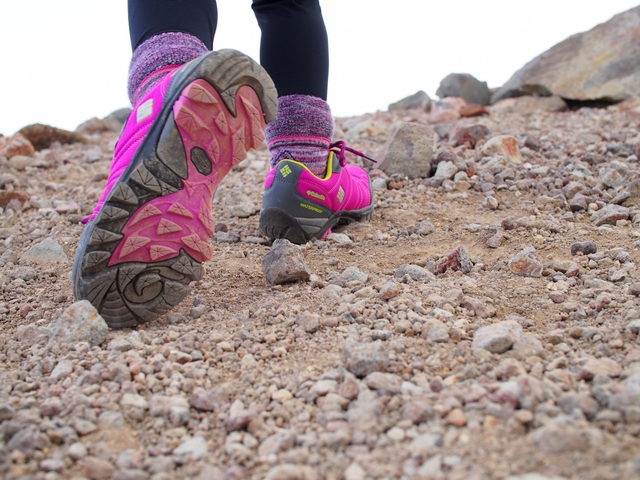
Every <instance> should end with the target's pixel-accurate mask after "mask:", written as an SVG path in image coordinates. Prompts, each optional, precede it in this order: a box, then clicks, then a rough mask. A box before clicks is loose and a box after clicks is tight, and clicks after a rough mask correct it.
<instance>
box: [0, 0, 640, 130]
mask: <svg viewBox="0 0 640 480" xmlns="http://www.w3.org/2000/svg"><path fill="white" fill-rule="evenodd" d="M636 5H638V0H606V1H603V0H536V1H533V2H531V1H525V0H484V1H479V0H447V1H436V0H321V6H322V9H323V12H324V19H325V23H326V25H327V30H328V32H329V43H330V58H331V60H330V61H331V68H330V76H329V99H328V100H329V104H330V105H331V107H332V110H333V113H334V115H336V116H351V115H357V114H362V113H366V112H374V111H376V110H384V109H386V107H387V105H388V104H389V103H392V102H394V101H397V100H399V99H401V98H403V97H405V96H407V95H410V94H412V93H415V92H416V91H418V90H424V91H426V92H427V93H428V94H429V95H431V96H432V97H435V91H436V90H437V88H438V85H439V83H440V80H442V79H443V78H444V77H445V76H446V75H448V74H449V73H452V72H457V73H471V74H472V75H474V76H475V77H476V78H478V79H480V80H484V81H487V82H488V84H489V86H490V87H498V86H501V85H502V84H503V83H504V82H506V81H507V80H508V79H509V77H510V76H511V75H512V74H513V73H514V72H515V71H516V70H518V69H519V68H520V67H522V66H523V65H524V64H525V63H526V62H528V61H529V60H531V59H532V58H534V57H535V56H537V55H539V54H540V53H542V52H544V51H545V50H547V49H548V48H550V47H551V46H553V45H554V44H556V43H558V42H560V41H562V40H564V39H565V38H566V37H568V36H569V35H571V34H574V33H577V32H581V31H586V30H589V29H590V28H592V27H593V26H595V25H597V24H598V23H602V22H605V21H607V20H609V19H610V18H611V17H612V16H613V15H615V14H616V13H620V12H623V11H625V10H628V9H629V8H632V7H634V6H636ZM218 10H219V22H218V32H217V35H216V39H215V42H214V48H215V49H220V48H235V49H237V50H241V51H243V52H245V53H247V54H249V55H251V56H252V57H254V58H256V59H257V58H258V56H259V54H258V52H259V42H260V31H259V29H258V27H257V23H256V21H255V18H254V16H253V11H252V10H251V1H250V0H219V1H218ZM0 19H1V22H0V45H1V46H2V56H1V57H0V62H1V64H2V69H1V70H0V133H3V134H5V135H9V134H12V133H14V132H15V131H17V130H18V129H20V128H21V127H23V126H25V125H28V124H31V123H36V122H40V123H45V124H49V125H53V126H56V127H61V128H66V129H71V130H73V129H75V127H76V126H77V125H79V124H80V123H82V122H83V121H85V120H87V119H89V118H91V117H94V116H98V117H103V116H105V115H107V114H109V113H110V112H112V111H113V110H115V109H117V108H120V107H124V106H128V99H127V95H126V81H127V68H128V64H129V59H130V57H131V49H130V43H129V34H128V25H127V11H126V0H0Z"/></svg>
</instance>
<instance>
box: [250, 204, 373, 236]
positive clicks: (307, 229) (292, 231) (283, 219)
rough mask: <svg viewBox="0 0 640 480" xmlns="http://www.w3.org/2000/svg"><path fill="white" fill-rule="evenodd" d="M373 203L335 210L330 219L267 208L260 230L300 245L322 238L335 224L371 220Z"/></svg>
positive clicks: (261, 214) (263, 212)
mask: <svg viewBox="0 0 640 480" xmlns="http://www.w3.org/2000/svg"><path fill="white" fill-rule="evenodd" d="M372 216H373V205H369V206H368V207H365V208H362V209H360V210H342V211H338V212H335V213H334V214H333V215H331V216H330V217H329V218H328V219H326V220H325V219H322V220H321V221H320V222H319V221H318V219H312V218H300V217H294V216H293V215H291V214H290V213H289V212H287V211H286V210H284V209H282V208H278V207H268V208H265V209H264V210H263V211H262V212H261V213H260V222H259V228H260V231H261V232H262V233H263V234H264V235H266V236H267V237H269V238H273V239H277V238H285V239H287V240H289V241H290V242H291V243H296V244H298V245H300V244H304V243H307V242H308V241H310V240H313V239H320V238H322V237H323V235H324V234H325V233H326V232H327V230H329V229H330V228H333V227H334V226H335V225H338V224H340V225H347V224H349V223H353V222H364V221H366V220H371V217H372Z"/></svg>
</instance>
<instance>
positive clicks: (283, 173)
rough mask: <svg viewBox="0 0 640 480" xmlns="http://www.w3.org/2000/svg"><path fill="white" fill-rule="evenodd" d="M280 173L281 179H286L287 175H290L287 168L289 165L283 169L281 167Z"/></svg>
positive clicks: (289, 170)
mask: <svg viewBox="0 0 640 480" xmlns="http://www.w3.org/2000/svg"><path fill="white" fill-rule="evenodd" d="M280 173H281V174H282V176H283V177H286V176H287V175H289V174H290V173H291V169H290V168H289V165H285V166H284V167H282V168H281V169H280Z"/></svg>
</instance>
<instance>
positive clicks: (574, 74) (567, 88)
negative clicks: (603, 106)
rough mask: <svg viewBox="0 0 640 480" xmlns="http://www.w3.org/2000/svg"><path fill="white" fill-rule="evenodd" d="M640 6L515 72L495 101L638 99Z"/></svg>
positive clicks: (559, 44) (575, 38)
mask: <svg viewBox="0 0 640 480" xmlns="http://www.w3.org/2000/svg"><path fill="white" fill-rule="evenodd" d="M638 28H640V7H635V8H632V9H631V10H627V11H626V12H624V13H621V14H619V15H616V16H615V17H613V18H612V19H611V20H609V21H608V22H606V23H602V24H600V25H597V26H596V27H594V28H592V29H591V30H589V31H588V32H584V33H578V34H576V35H572V36H571V37H569V38H567V39H566V40H564V41H562V42H560V43H558V44H557V45H555V46H554V47H552V48H551V49H550V50H547V51H546V52H544V53H543V54H542V55H540V56H538V57H536V58H534V59H533V60H531V61H530V62H529V63H527V64H526V65H525V66H524V67H522V68H521V69H520V70H518V71H517V72H516V73H514V74H513V76H512V77H511V79H509V81H508V82H507V83H506V84H505V85H504V86H503V87H502V88H501V89H500V90H498V91H497V92H496V93H494V94H493V96H492V97H491V103H496V102H497V101H499V100H501V99H503V98H507V97H514V96H519V95H522V94H523V93H529V94H531V93H537V94H539V95H552V94H553V95H559V96H561V97H562V98H565V99H571V100H609V101H621V100H626V99H628V98H632V97H635V96H637V95H640V69H638V68H635V66H636V65H640V42H638V33H637V32H638Z"/></svg>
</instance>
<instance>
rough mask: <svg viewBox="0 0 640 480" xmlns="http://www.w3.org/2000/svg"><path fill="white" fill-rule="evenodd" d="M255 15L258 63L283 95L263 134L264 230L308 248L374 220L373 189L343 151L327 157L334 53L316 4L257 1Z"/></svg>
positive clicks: (310, 0) (292, 0) (299, 0)
mask: <svg viewBox="0 0 640 480" xmlns="http://www.w3.org/2000/svg"><path fill="white" fill-rule="evenodd" d="M253 10H254V12H255V14H256V17H257V19H258V24H259V25H260V28H261V31H262V42H261V48H260V60H261V63H262V65H263V66H264V67H265V68H266V70H267V71H268V72H269V75H270V76H271V77H272V78H273V80H274V82H275V84H276V88H277V89H278V93H279V95H280V97H279V99H278V115H277V117H276V119H275V121H273V122H272V123H270V124H269V125H268V126H267V129H266V131H265V136H266V139H267V147H268V149H269V152H270V164H271V167H272V169H271V170H270V171H269V173H268V174H267V179H266V181H265V193H264V196H263V203H262V210H261V213H260V230H261V231H262V232H263V233H264V234H265V235H267V236H269V237H272V238H287V239H288V240H290V241H292V242H294V243H305V242H306V241H308V240H310V239H312V238H320V237H322V236H323V235H325V234H326V233H327V232H328V231H329V230H330V229H331V227H332V226H333V225H335V224H336V223H344V222H350V221H359V220H364V219H368V218H370V216H371V213H372V211H373V200H372V198H373V197H372V193H371V187H370V185H369V179H368V176H367V174H366V172H364V170H362V169H361V168H358V167H355V166H353V165H346V161H345V159H344V151H345V149H344V148H341V149H339V150H338V151H337V152H335V153H330V152H329V149H330V147H331V138H332V136H333V128H334V124H333V116H332V115H331V109H330V108H329V105H328V104H327V102H326V99H327V83H328V75H329V49H328V41H327V32H326V28H325V25H324V20H323V18H322V12H321V10H320V5H319V2H318V0H254V2H253ZM341 146H343V145H341ZM276 166H278V167H277V168H276Z"/></svg>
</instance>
